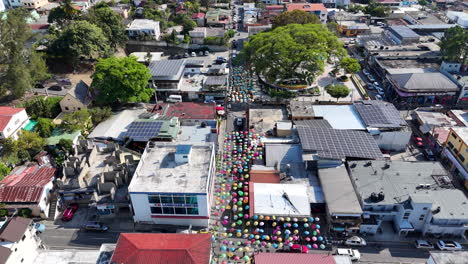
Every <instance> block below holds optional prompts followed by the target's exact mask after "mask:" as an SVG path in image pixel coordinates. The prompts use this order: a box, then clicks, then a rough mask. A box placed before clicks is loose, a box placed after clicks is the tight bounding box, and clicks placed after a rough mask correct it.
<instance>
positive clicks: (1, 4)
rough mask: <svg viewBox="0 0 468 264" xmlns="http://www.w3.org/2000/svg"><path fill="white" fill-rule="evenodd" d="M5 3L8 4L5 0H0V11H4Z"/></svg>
mask: <svg viewBox="0 0 468 264" xmlns="http://www.w3.org/2000/svg"><path fill="white" fill-rule="evenodd" d="M7 5H8V2H5V1H4V0H1V1H0V12H3V11H5V9H6V7H7Z"/></svg>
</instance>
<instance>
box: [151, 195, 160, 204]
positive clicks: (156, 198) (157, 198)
mask: <svg viewBox="0 0 468 264" xmlns="http://www.w3.org/2000/svg"><path fill="white" fill-rule="evenodd" d="M148 202H149V203H161V199H160V198H159V195H154V196H152V195H151V196H148Z"/></svg>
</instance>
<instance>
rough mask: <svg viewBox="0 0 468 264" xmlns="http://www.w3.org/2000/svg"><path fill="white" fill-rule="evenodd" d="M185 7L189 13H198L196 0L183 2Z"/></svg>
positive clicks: (198, 6) (198, 7)
mask: <svg viewBox="0 0 468 264" xmlns="http://www.w3.org/2000/svg"><path fill="white" fill-rule="evenodd" d="M185 8H186V9H187V10H188V13H189V14H193V13H199V12H200V3H199V2H197V1H187V2H185Z"/></svg>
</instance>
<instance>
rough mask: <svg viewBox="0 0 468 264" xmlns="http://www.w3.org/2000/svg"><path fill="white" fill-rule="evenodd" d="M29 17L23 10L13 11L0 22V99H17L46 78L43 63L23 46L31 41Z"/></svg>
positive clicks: (39, 57) (47, 75) (29, 49)
mask: <svg viewBox="0 0 468 264" xmlns="http://www.w3.org/2000/svg"><path fill="white" fill-rule="evenodd" d="M29 17H30V14H29V12H28V11H27V10H25V9H23V8H17V9H12V10H10V11H9V12H8V13H6V14H5V18H4V19H0V95H5V94H9V95H12V96H14V97H15V98H19V97H21V96H23V94H24V93H25V92H26V91H27V90H29V89H31V88H32V87H33V86H34V83H35V82H37V81H41V80H44V79H47V78H48V77H49V74H48V73H47V67H46V65H45V62H44V59H43V58H42V57H41V56H40V55H39V54H37V53H35V51H33V50H32V49H31V48H28V46H27V45H26V42H27V40H28V39H30V38H31V37H32V32H31V28H30V27H29V25H28V24H27V22H26V21H27V19H28V18H29Z"/></svg>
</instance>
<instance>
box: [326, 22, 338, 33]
mask: <svg viewBox="0 0 468 264" xmlns="http://www.w3.org/2000/svg"><path fill="white" fill-rule="evenodd" d="M338 28H339V25H338V23H336V22H334V21H333V22H328V23H327V29H328V30H329V31H330V32H332V33H335V35H337V36H339V35H340V31H339V30H338Z"/></svg>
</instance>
